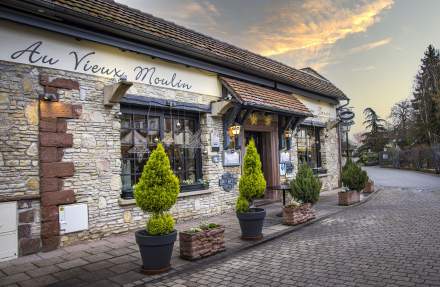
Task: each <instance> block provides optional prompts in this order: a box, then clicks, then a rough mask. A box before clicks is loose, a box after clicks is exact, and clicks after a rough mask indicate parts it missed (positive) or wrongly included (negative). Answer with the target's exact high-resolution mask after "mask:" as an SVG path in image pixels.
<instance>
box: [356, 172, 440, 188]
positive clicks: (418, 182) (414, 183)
mask: <svg viewBox="0 0 440 287" xmlns="http://www.w3.org/2000/svg"><path fill="white" fill-rule="evenodd" d="M364 169H365V170H366V171H367V172H368V175H369V176H370V177H371V178H372V179H373V180H374V182H375V183H376V184H377V185H380V186H392V187H402V188H414V189H418V190H421V189H424V190H426V189H427V190H431V189H436V188H439V187H440V176H438V175H434V174H428V173H421V172H415V171H408V170H400V169H391V168H380V167H365V168H364Z"/></svg>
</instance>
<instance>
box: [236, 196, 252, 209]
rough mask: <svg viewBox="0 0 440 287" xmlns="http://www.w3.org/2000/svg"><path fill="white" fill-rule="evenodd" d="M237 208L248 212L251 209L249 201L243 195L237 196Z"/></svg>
mask: <svg viewBox="0 0 440 287" xmlns="http://www.w3.org/2000/svg"><path fill="white" fill-rule="evenodd" d="M235 210H236V211H237V212H239V213H243V212H247V211H248V210H249V202H248V201H247V200H246V198H244V197H241V196H239V197H238V198H237V204H236V206H235Z"/></svg>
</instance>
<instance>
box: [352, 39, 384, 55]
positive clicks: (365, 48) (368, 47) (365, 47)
mask: <svg viewBox="0 0 440 287" xmlns="http://www.w3.org/2000/svg"><path fill="white" fill-rule="evenodd" d="M391 40H392V39H391V38H385V39H382V40H379V41H375V42H370V43H367V44H364V45H361V46H357V47H354V48H351V49H350V50H349V53H350V54H356V53H359V52H365V51H368V50H372V49H375V48H378V47H381V46H385V45H388V44H389V43H391Z"/></svg>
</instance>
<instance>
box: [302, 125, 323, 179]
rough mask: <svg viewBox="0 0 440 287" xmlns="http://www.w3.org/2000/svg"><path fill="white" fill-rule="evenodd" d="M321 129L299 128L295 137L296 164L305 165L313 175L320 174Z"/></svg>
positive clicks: (321, 170) (321, 169)
mask: <svg viewBox="0 0 440 287" xmlns="http://www.w3.org/2000/svg"><path fill="white" fill-rule="evenodd" d="M321 130H322V128H318V127H310V126H301V128H300V130H299V132H298V134H297V136H296V142H297V153H298V162H299V163H300V164H303V163H306V164H307V165H308V166H310V167H311V168H312V169H313V171H314V172H315V173H322V172H325V170H324V169H323V168H322V160H321V136H320V133H321Z"/></svg>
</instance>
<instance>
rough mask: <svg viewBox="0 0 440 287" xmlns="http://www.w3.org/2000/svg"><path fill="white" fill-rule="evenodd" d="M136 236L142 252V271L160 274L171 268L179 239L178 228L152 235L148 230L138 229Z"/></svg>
mask: <svg viewBox="0 0 440 287" xmlns="http://www.w3.org/2000/svg"><path fill="white" fill-rule="evenodd" d="M135 236H136V243H137V244H138V245H139V251H140V252H141V257H142V271H143V272H144V273H145V274H148V275H151V274H158V273H162V272H166V271H168V270H170V268H171V264H170V261H171V255H172V254H173V247H174V242H175V241H176V239H177V231H176V230H174V231H173V232H171V233H170V234H167V235H159V236H151V235H148V234H147V231H146V230H138V231H136V233H135Z"/></svg>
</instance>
